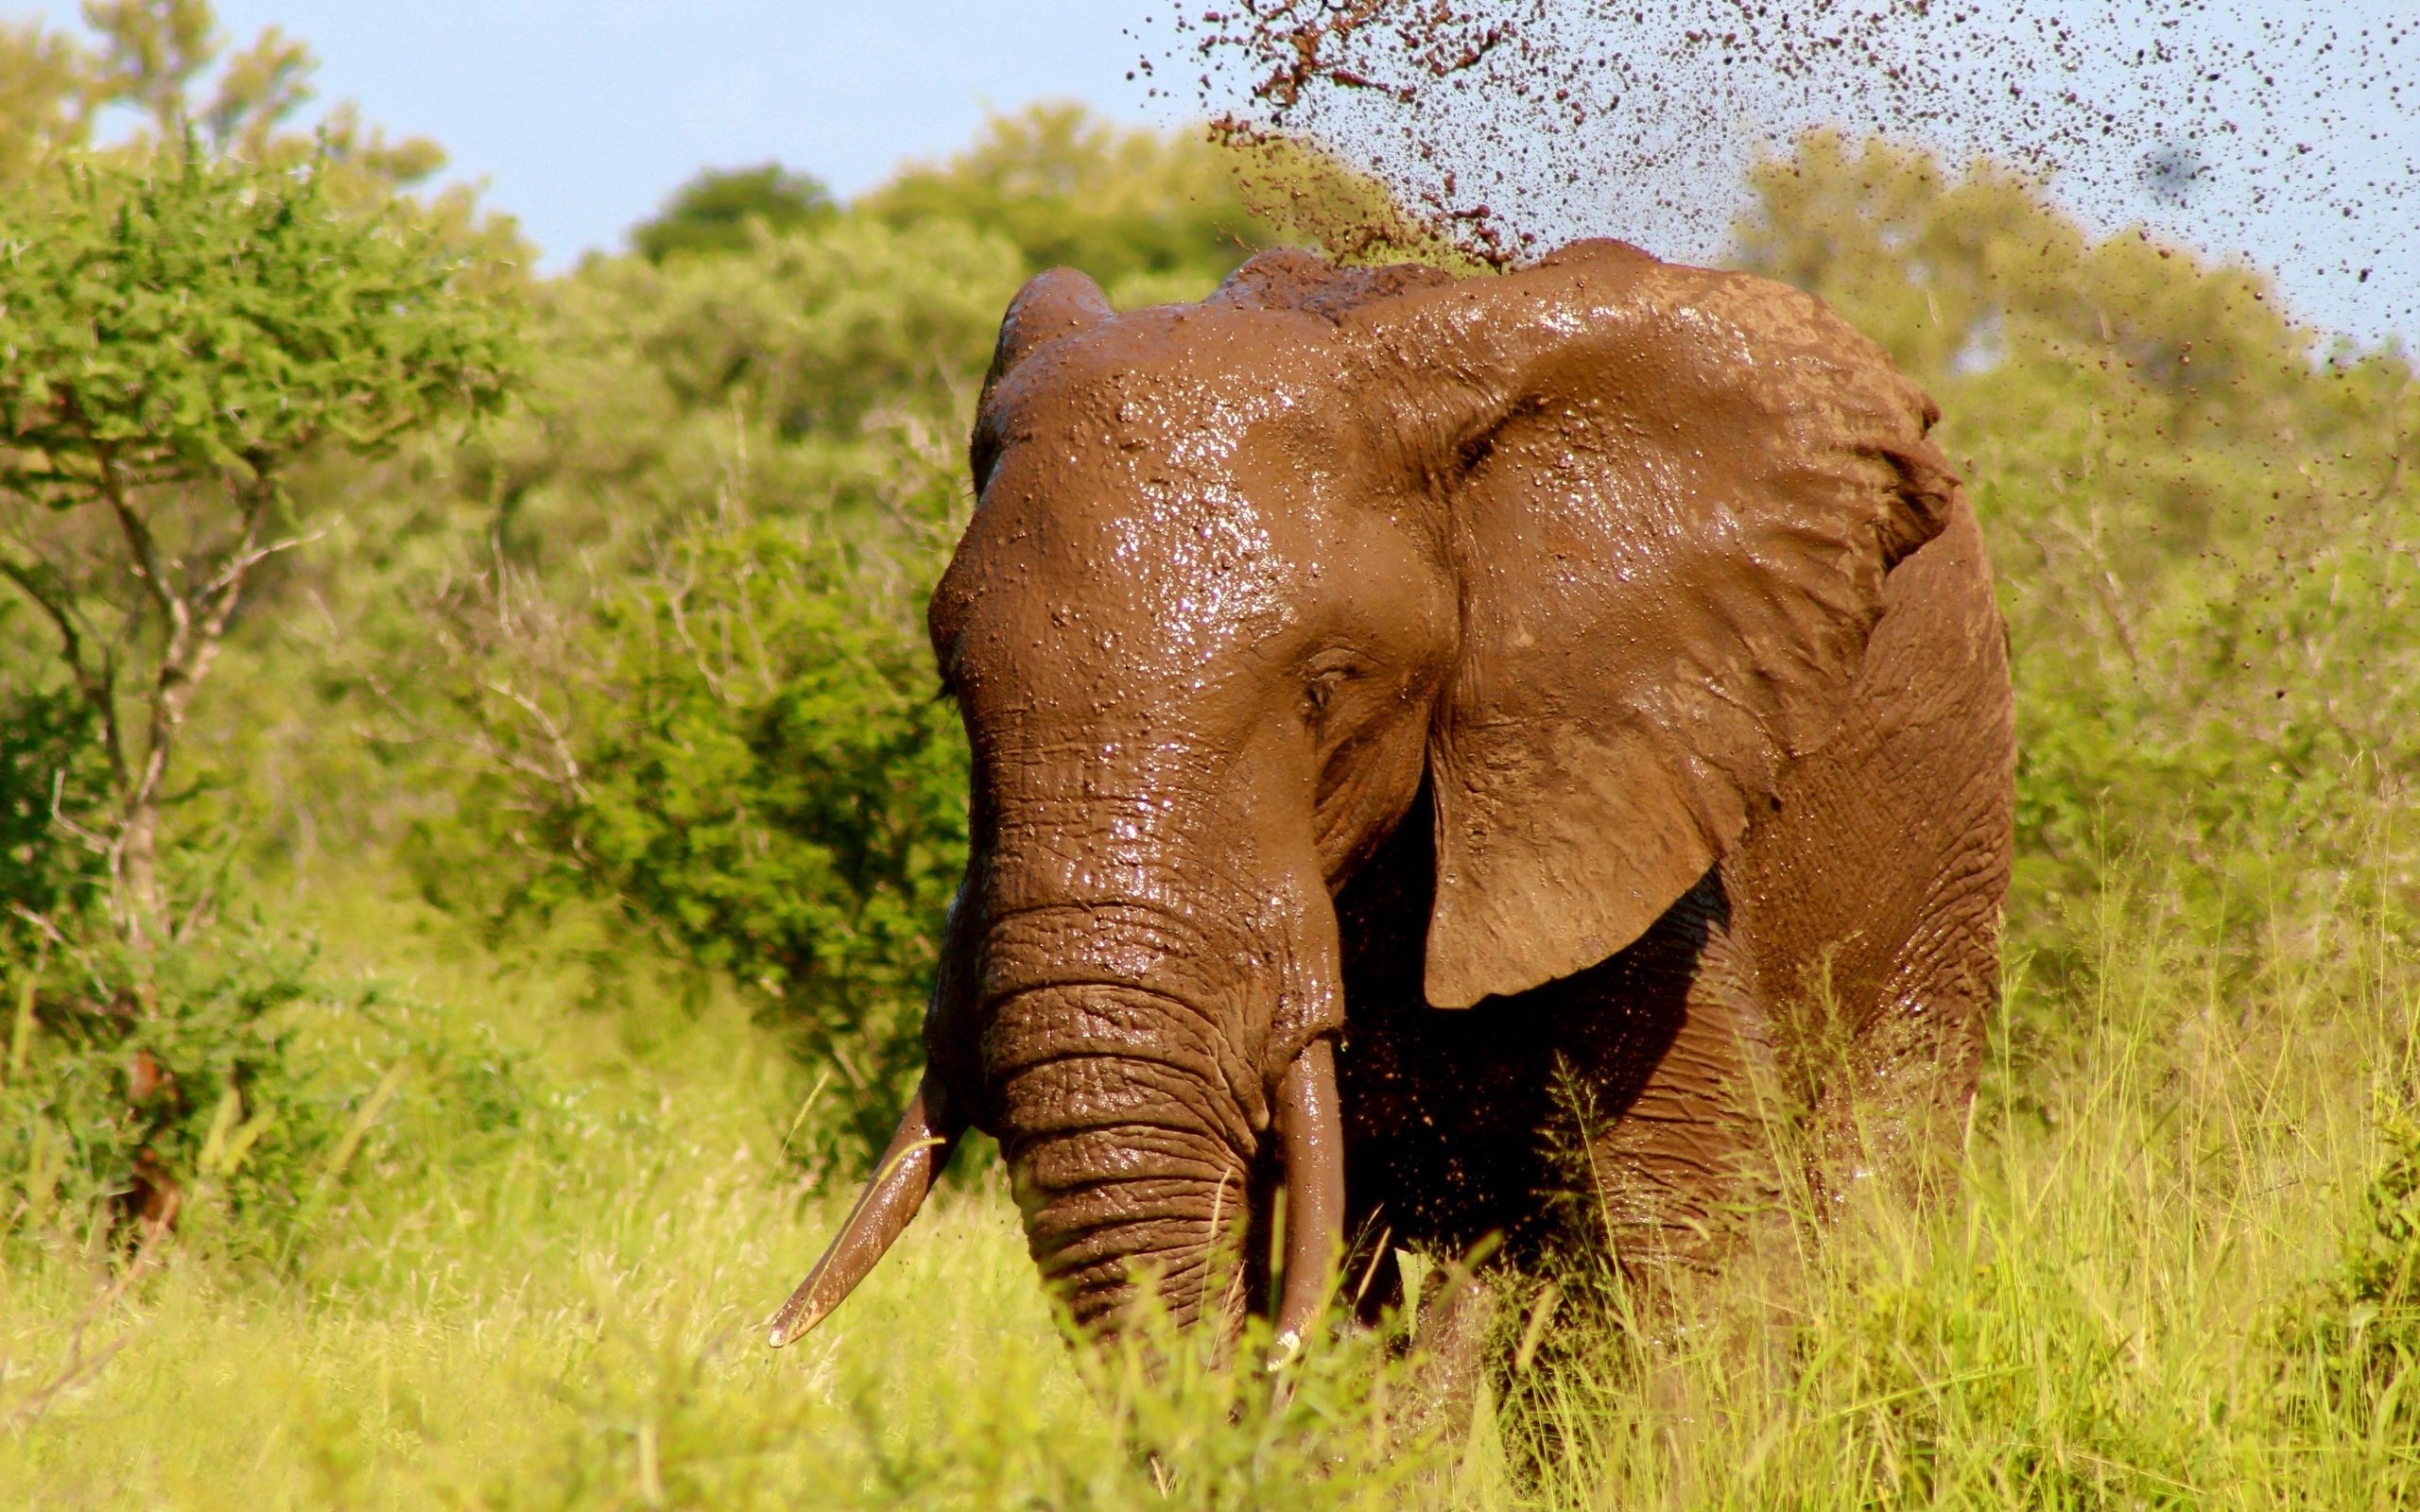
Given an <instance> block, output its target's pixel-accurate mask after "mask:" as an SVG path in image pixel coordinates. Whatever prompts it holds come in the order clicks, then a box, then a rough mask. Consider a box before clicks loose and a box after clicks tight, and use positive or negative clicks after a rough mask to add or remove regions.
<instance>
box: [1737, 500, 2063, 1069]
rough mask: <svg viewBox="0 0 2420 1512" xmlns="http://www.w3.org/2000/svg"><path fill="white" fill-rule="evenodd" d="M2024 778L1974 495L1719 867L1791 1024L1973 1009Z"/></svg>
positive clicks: (1889, 597)
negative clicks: (1842, 696) (1845, 700)
mask: <svg viewBox="0 0 2420 1512" xmlns="http://www.w3.org/2000/svg"><path fill="white" fill-rule="evenodd" d="M2014 780H2015V732H2014V700H2013V698H2012V696H2011V693H2010V686H2009V673H2008V645H2007V630H2006V627H2005V626H2004V624H2003V622H2002V620H2001V618H2000V614H1999V609H1998V606H1997V602H1996V601H1995V599H1994V596H1993V592H1992V575H1991V567H1990V563H1989V561H1988V559H1987V558H1986V555H1985V552H1984V547H1983V540H1982V534H1981V531H1980V530H1979V528H1978V527H1977V524H1976V521H1975V516H1974V511H1973V509H1972V507H1970V506H1969V505H1968V504H1967V502H1966V501H1965V500H1964V499H1963V498H1960V499H1959V500H1958V502H1957V503H1956V505H1955V506H1954V507H1953V510H1952V512H1951V516H1950V519H1949V522H1948V524H1947V525H1946V527H1945V529H1944V530H1943V531H1942V533H1941V534H1940V535H1939V536H1937V537H1936V538H1934V539H1933V540H1932V541H1929V542H1927V544H1926V545H1925V546H1924V547H1923V548H1922V549H1920V550H1918V551H1917V552H1915V553H1914V554H1913V555H1912V556H1910V557H1909V558H1907V559H1906V560H1905V561H1902V562H1901V563H1900V564H1899V565H1898V566H1897V567H1896V568H1894V569H1893V572H1892V574H1891V576H1890V579H1889V581H1888V583H1887V584H1886V586H1885V592H1884V609H1883V615H1882V618H1881V620H1880V622H1879V623H1877V624H1876V627H1875V630H1874V634H1873V637H1872V639H1871V640H1870V641H1869V643H1868V644H1867V648H1866V655H1865V660H1864V662H1863V663H1862V665H1861V667H1860V669H1859V672H1858V678H1857V681H1856V683H1855V685H1854V691H1853V694H1852V696H1851V699H1850V704H1849V711H1848V713H1847V715H1846V716H1845V717H1844V718H1843V720H1842V722H1841V727H1840V729H1839V730H1838V731H1837V732H1836V733H1835V734H1834V735H1833V736H1832V737H1831V739H1830V740H1828V741H1827V742H1826V743H1825V744H1824V746H1823V747H1821V748H1820V749H1818V750H1816V751H1814V752H1813V753H1811V754H1809V755H1807V756H1806V757H1803V758H1801V759H1799V760H1797V761H1795V762H1792V763H1791V764H1790V765H1789V766H1788V767H1787V768H1785V770H1784V772H1783V773H1782V777H1781V781H1780V782H1779V783H1778V784H1777V789H1776V793H1775V796H1774V798H1773V799H1772V801H1770V802H1769V803H1768V804H1767V805H1766V806H1765V809H1764V812H1762V813H1758V814H1755V815H1754V816H1752V817H1751V820H1750V824H1749V828H1748V831H1747V833H1746V834H1745V835H1743V836H1742V838H1741V843H1740V844H1739V845H1738V847H1737V848H1736V849H1735V850H1734V851H1733V852H1732V853H1731V855H1730V856H1729V857H1728V858H1727V859H1726V860H1725V862H1724V863H1723V866H1722V868H1721V869H1722V873H1723V881H1724V885H1725V890H1726V891H1727V893H1728V894H1729V896H1730V899H1731V902H1732V906H1733V908H1734V910H1735V914H1736V918H1735V920H1734V928H1735V931H1736V932H1737V934H1738V935H1739V936H1741V937H1742V943H1744V944H1745V945H1746V946H1747V951H1746V954H1747V957H1748V959H1749V960H1750V961H1751V962H1753V963H1754V970H1755V973H1756V975H1757V977H1758V978H1759V981H1758V983H1757V988H1758V995H1759V996H1760V997H1761V998H1763V999H1764V1000H1765V1001H1766V1002H1767V1003H1769V1004H1771V1005H1773V1006H1774V1007H1775V1008H1777V1009H1781V1010H1782V1011H1783V1018H1784V1022H1789V1017H1790V1009H1791V1008H1792V1007H1796V1008H1800V1009H1808V1008H1828V1009H1830V1010H1836V1011H1837V1012H1839V1013H1840V1014H1842V1015H1844V1016H1846V1017H1847V1018H1848V1020H1849V1022H1850V1023H1851V1024H1853V1025H1855V1026H1857V1027H1858V1028H1860V1029H1862V1028H1863V1027H1865V1026H1866V1025H1867V1024H1868V1023H1870V1022H1872V1021H1873V1020H1874V1019H1875V1018H1876V1016H1878V1015H1880V1014H1881V1013H1882V1012H1883V1010H1884V1009H1885V1007H1886V1005H1889V1004H1890V1003H1892V1002H1893V1001H1898V1000H1909V1001H1905V1002H1901V1003H1900V1005H1901V1006H1902V1007H1912V1008H1913V1009H1914V1011H1915V1012H1916V1013H1917V1014H1918V1015H1919V1016H1921V1015H1922V1014H1923V1013H1924V1012H1925V1011H1926V1009H1927V1005H1929V1004H1937V1005H1938V1006H1939V1007H1940V1008H1941V1009H1942V1010H1943V1011H1944V1012H1945V1013H1948V1014H1949V1015H1951V1016H1953V1017H1956V1016H1961V1015H1962V1016H1963V1017H1965V1018H1968V1019H1975V1018H1977V1013H1976V1010H1977V1009H1978V1008H1979V1006H1980V1005H1984V1004H1987V1003H1988V1002H1989V1001H1990V1000H1991V999H1992V998H1993V997H1994V996H1995V995H1996V992H1997V977H1998V918H1999V908H2000V903H2001V901H2002V899H2003V897H2004V896H2005V894H2006V892H2007V885H2008V872H2009V859H2010V845H2011V833H2010V831H2011V822H2012V811H2013V806H2014ZM1918 1000H1921V1001H1918ZM1943 1027H1944V1028H1945V1029H1948V1028H1952V1027H1956V1028H1958V1029H1959V1030H1960V1031H1961V1032H1962V1033H1963V1032H1967V1031H1970V1030H1971V1029H1972V1028H1973V1027H1974V1025H1973V1024H1963V1025H1956V1026H1953V1025H1948V1024H1945V1025H1943Z"/></svg>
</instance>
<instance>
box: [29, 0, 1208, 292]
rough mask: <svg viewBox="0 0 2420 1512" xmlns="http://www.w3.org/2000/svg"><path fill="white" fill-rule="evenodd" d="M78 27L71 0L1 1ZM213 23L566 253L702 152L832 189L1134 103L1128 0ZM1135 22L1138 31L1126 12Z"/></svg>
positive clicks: (619, 220)
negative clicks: (314, 74)
mask: <svg viewBox="0 0 2420 1512" xmlns="http://www.w3.org/2000/svg"><path fill="white" fill-rule="evenodd" d="M9 10H14V11H16V12H17V13H19V14H26V13H28V12H32V13H39V14H40V15H42V16H43V18H44V19H46V20H48V21H49V22H50V23H52V24H53V25H55V26H62V27H72V26H77V25H78V20H77V10H76V6H75V4H74V0H46V3H44V4H43V5H41V6H39V7H33V6H28V5H26V3H24V0H17V3H14V4H11V3H9V0H0V13H5V12H6V11H9ZM217 10H218V15H219V21H220V25H221V26H222V28H223V29H224V30H225V31H226V33H227V34H228V36H229V37H230V38H231V39H233V40H235V41H237V42H239V43H248V42H250V41H251V38H252V37H253V36H254V35H255V34H256V33H257V32H258V31H259V30H260V28H261V27H263V26H268V25H271V24H274V25H278V26H283V27H285V30H286V31H287V32H288V33H290V34H292V35H295V36H299V37H302V39H303V40H305V41H306V42H308V43H310V44H311V47H312V50H313V51H314V52H316V53H317V54H318V55H319V58H320V73H319V77H318V83H319V90H320V98H321V100H322V101H333V100H338V99H353V100H356V101H358V102H359V103H360V105H361V108H362V112H363V114H364V116H365V117H366V118H367V119H368V120H370V121H372V122H375V123H377V124H379V125H382V126H385V127H386V128H388V129H389V130H390V131H394V132H399V133H416V134H420V135H424V136H430V137H434V138H435V139H436V140H437V141H438V142H439V143H440V144H441V145H442V146H444V147H445V149H446V151H447V152H448V153H449V154H450V155H451V157H452V159H453V163H454V167H455V170H456V172H457V173H458V176H460V177H463V178H467V179H473V180H486V181H487V183H488V186H489V194H488V198H489V200H490V202H491V203H493V204H494V205H496V206H497V207H499V208H502V209H505V210H509V211H510V212H512V213H513V214H514V215H518V216H520V217H521V220H522V223H523V225H524V226H525V227H526V228H527V231H528V232H529V234H530V235H531V237H532V238H533V239H535V240H536V241H537V243H538V244H539V246H540V247H541V248H542V249H544V252H545V254H546V263H547V266H550V267H561V266H566V265H567V264H568V263H569V262H571V261H572V260H574V259H576V258H577V256H578V255H579V252H580V251H581V250H582V249H588V248H612V247H615V246H618V245H619V244H620V240H621V237H622V233H623V232H624V231H625V230H627V229H628V228H629V227H630V225H631V223H632V222H633V221H636V220H639V219H642V218H644V217H645V216H646V215H648V213H649V212H650V211H652V210H653V209H654V208H655V207H656V206H657V205H658V204H660V203H661V202H662V201H663V199H664V198H665V196H666V195H667V194H668V193H670V192H671V190H672V189H673V188H674V187H675V186H677V185H678V184H680V183H681V181H682V180H685V179H687V178H688V177H689V176H690V175H691V174H693V173H695V172H696V171H697V170H698V169H699V168H700V166H701V165H705V164H714V165H717V166H738V165H743V164H748V163H763V162H766V161H768V160H778V161H780V162H782V163H787V164H788V165H789V166H791V167H794V168H798V169H802V170H804V171H805V172H808V173H812V174H814V175H815V176H816V177H818V178H820V179H822V180H824V181H826V182H827V183H829V184H831V185H832V186H833V187H834V188H835V189H837V190H838V191H840V192H841V193H842V194H844V195H845V194H849V193H854V192H856V191H858V190H861V189H864V188H866V187H867V186H869V185H871V184H873V182H875V181H876V180H879V179H881V178H882V177H883V175H884V174H885V173H887V172H888V171H889V170H890V167H891V166H892V165H893V164H894V163H897V162H898V161H899V160H900V159H901V158H904V157H918V156H924V157H930V156H937V155H940V154H942V153H945V152H947V151H949V150H951V149H952V148H954V147H957V146H961V145H963V144H964V143H965V142H966V141H967V140H968V139H969V138H970V137H972V136H973V135H974V134H975V132H976V131H977V129H979V128H980V126H981V124H982V121H983V112H984V107H985V104H986V103H987V102H988V103H989V104H991V105H992V106H994V107H996V108H999V109H1013V108H1014V107H1016V106H1019V105H1023V104H1025V103H1027V102H1029V101H1031V100H1035V99H1042V98H1047V97H1057V96H1065V97H1073V98H1077V99H1081V100H1084V101H1086V102H1088V103H1090V104H1092V105H1094V106H1095V107H1097V108H1098V109H1099V110H1101V111H1103V112H1106V113H1108V114H1110V115H1112V116H1115V117H1116V118H1118V119H1121V120H1129V121H1137V122H1140V121H1146V120H1155V121H1161V122H1167V121H1168V120H1171V119H1173V117H1172V116H1171V115H1170V114H1169V113H1168V112H1160V113H1158V114H1156V115H1153V114H1147V113H1146V112H1145V110H1144V107H1145V106H1146V105H1147V104H1150V103H1156V102H1148V101H1146V100H1145V98H1144V95H1143V90H1142V87H1141V86H1140V85H1139V84H1137V85H1129V84H1128V83H1127V82H1126V79H1125V75H1126V72H1127V70H1129V69H1131V68H1132V67H1133V65H1134V60H1135V59H1136V57H1137V56H1138V55H1139V53H1140V51H1141V49H1140V46H1139V44H1138V43H1136V42H1134V41H1133V40H1132V39H1130V38H1128V37H1126V36H1124V35H1122V34H1121V28H1123V27H1127V26H1136V25H1137V23H1138V20H1139V16H1140V14H1141V11H1140V10H1139V9H1138V8H1136V7H1135V6H1133V5H1132V4H1126V3H1122V0H864V3H858V4H835V3H833V0H407V3H402V4H395V3H372V0H219V3H218V6H217ZM1137 29H1140V28H1139V26H1137Z"/></svg>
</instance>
